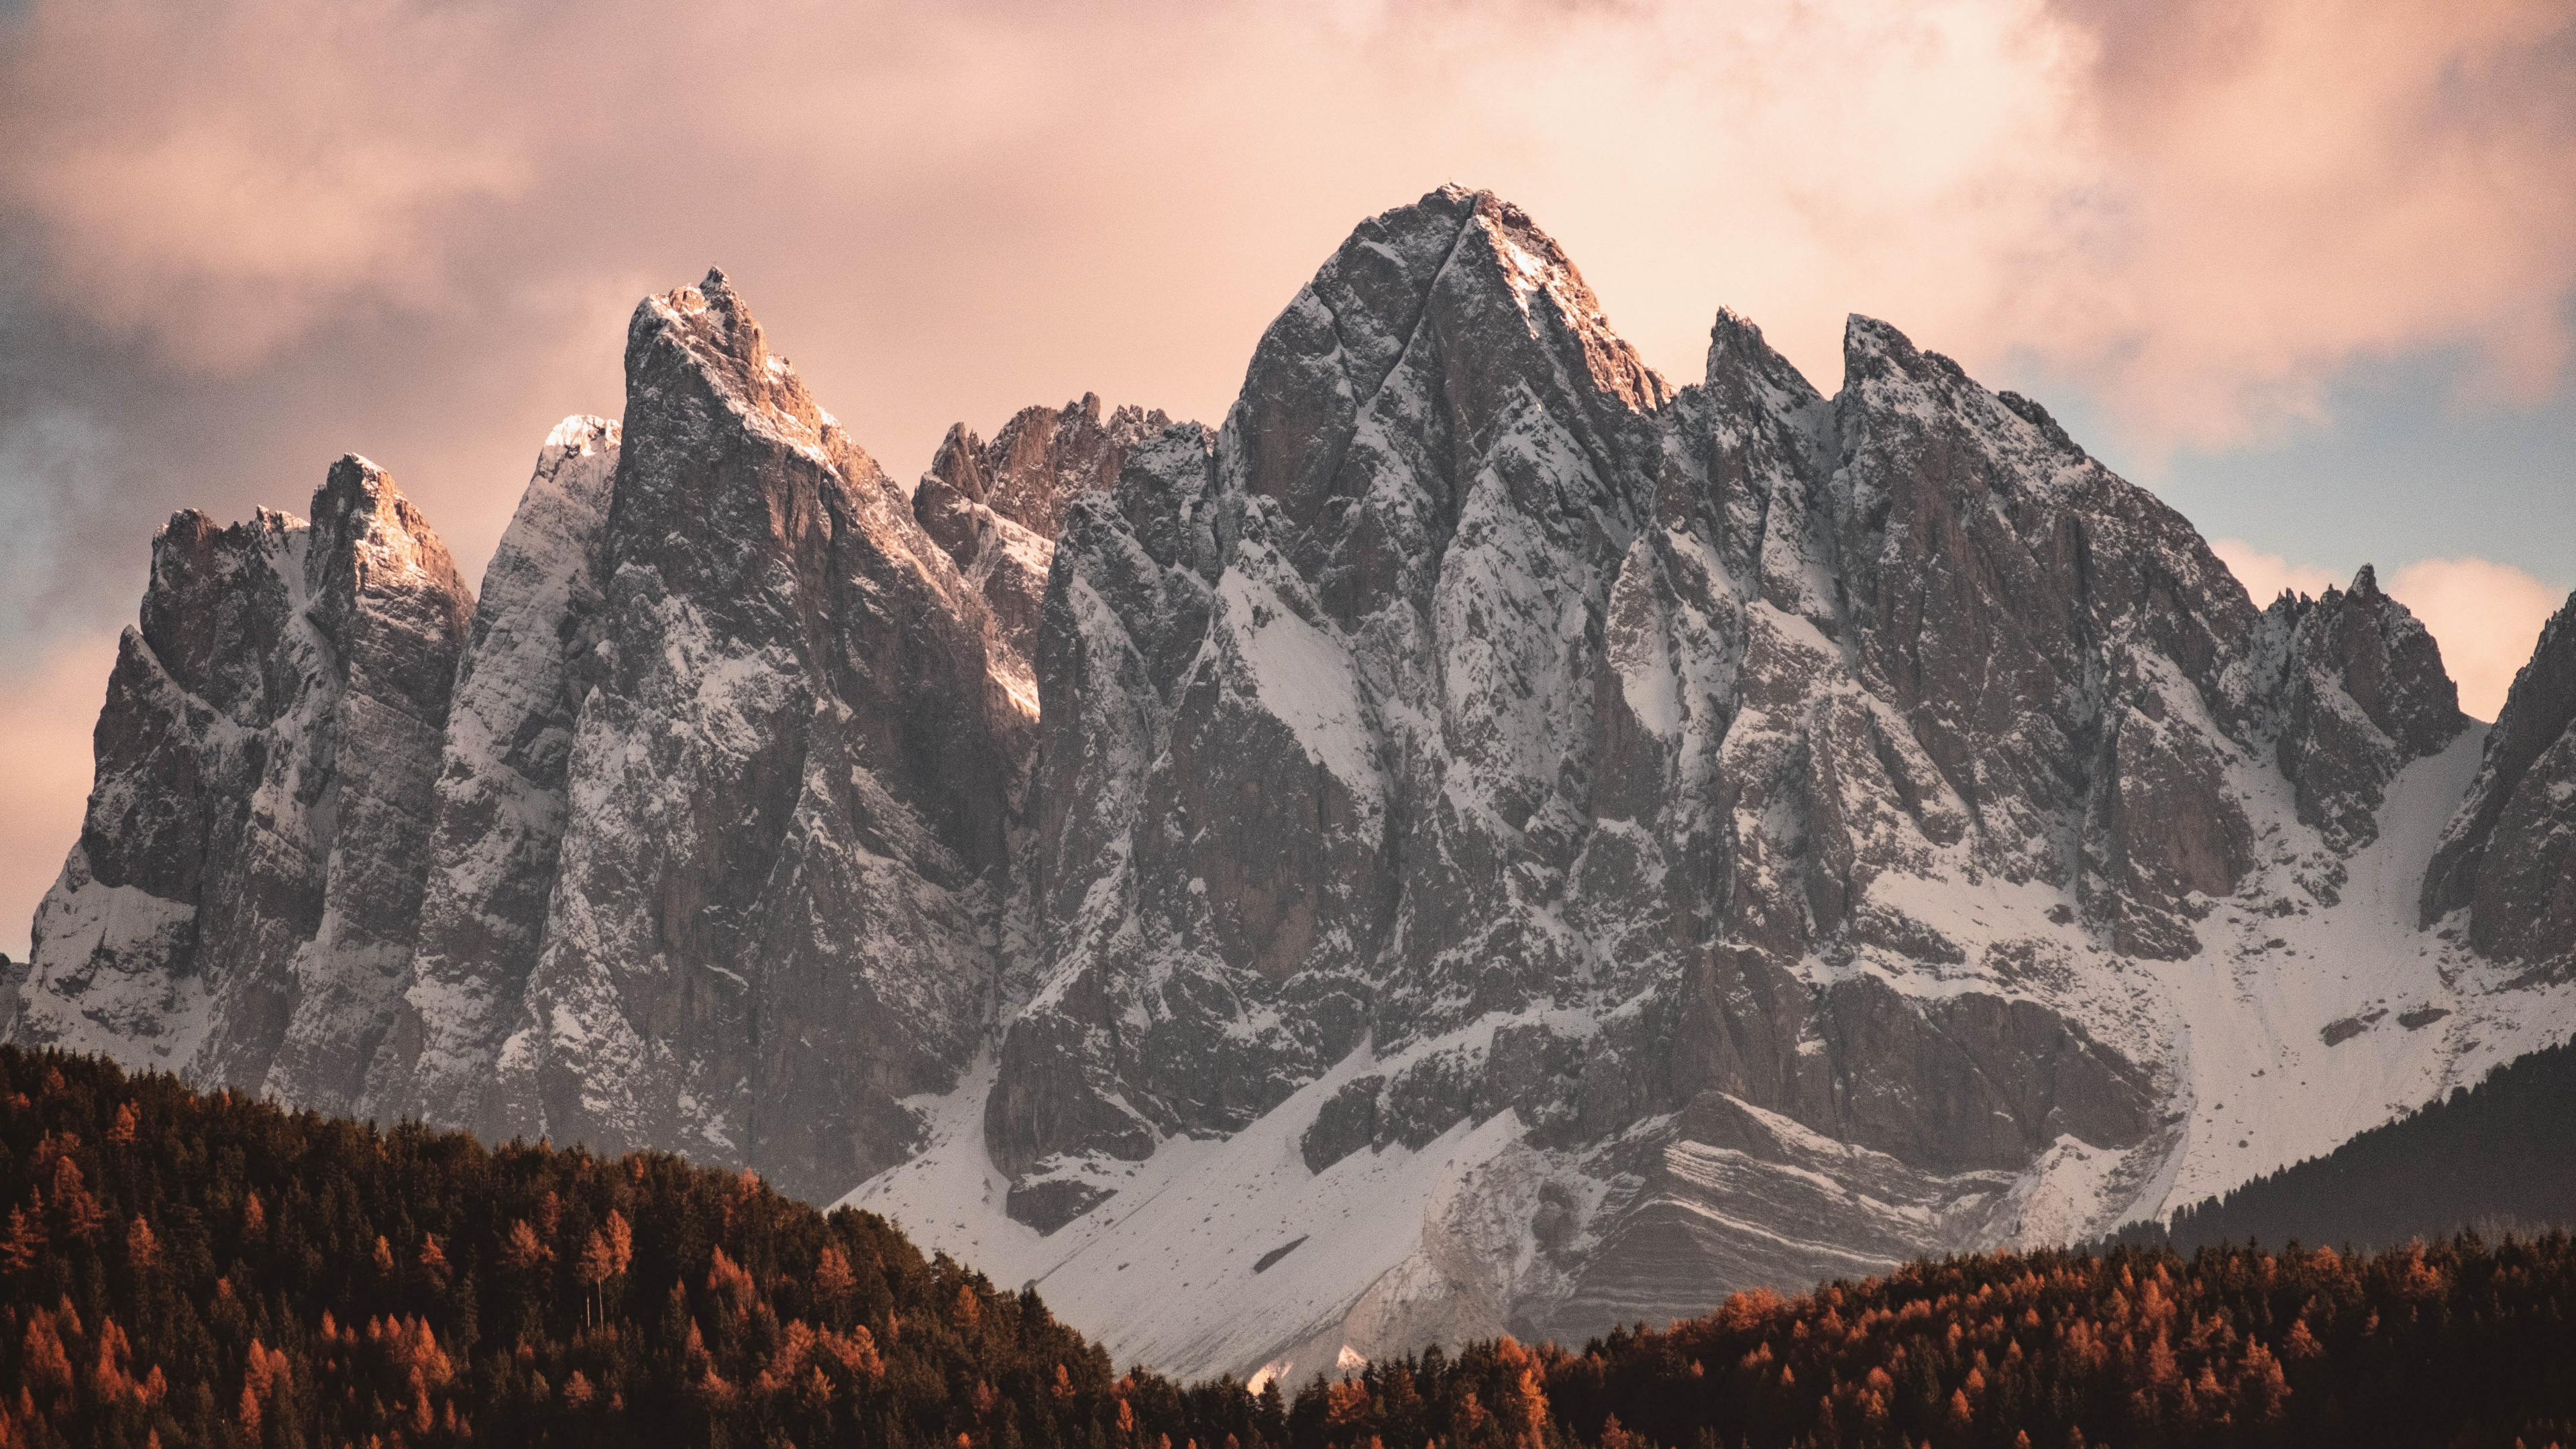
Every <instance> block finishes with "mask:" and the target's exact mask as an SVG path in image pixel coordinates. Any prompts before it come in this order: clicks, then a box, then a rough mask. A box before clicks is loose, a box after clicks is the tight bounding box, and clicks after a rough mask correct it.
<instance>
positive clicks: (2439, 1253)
mask: <svg viewBox="0 0 2576 1449" xmlns="http://www.w3.org/2000/svg"><path fill="white" fill-rule="evenodd" d="M0 1201H5V1202H7V1203H9V1204H10V1207H9V1208H8V1211H7V1215H6V1218H5V1230H0V1449H17V1446H21V1445H25V1446H52V1445H84V1446H86V1445H134V1446H151V1445H156V1444H157V1445H162V1446H167V1449H183V1446H189V1445H208V1446H253V1445H258V1446H278V1449H284V1446H290V1445H291V1446H315V1449H320V1446H336V1445H363V1446H367V1449H391V1446H446V1445H462V1444H471V1443H488V1444H501V1445H517V1444H567V1445H570V1444H602V1445H630V1444H631V1445H644V1444H652V1445H663V1444H668V1445H701V1444H705V1445H790V1444H793V1445H804V1446H814V1445H821V1444H867V1445H888V1446H916V1445H918V1446H933V1445H935V1446H938V1449H951V1446H954V1449H1023V1446H1027V1449H1049V1446H1058V1445H1063V1446H1080V1449H1220V1446H1222V1449H1263V1446H1277V1449H1571V1446H1576V1445H1582V1446H1598V1449H1647V1446H1649V1445H1658V1446H1676V1449H1678V1446H1691V1449H1726V1446H1736V1445H1782V1446H1786V1445H1801V1444H1849V1445H1895V1444H1905V1445H1908V1446H1913V1445H1919V1444H1924V1443H1929V1444H1931V1445H1934V1446H1939V1449H1950V1446H1967V1445H1997V1446H2015V1445H2022V1444H2033V1445H2043V1446H2049V1449H2056V1446H2061V1445H2074V1444H2086V1445H2095V1446H2099V1445H2102V1444H2106V1443H2108V1444H2116V1445H2119V1446H2155V1445H2222V1444H2248V1445H2251V1444H2263V1445H2275V1444H2277V1445H2290V1444H2312V1443H2336V1444H2353V1445H2375V1444H2388V1445H2399V1444H2404V1445H2419V1444H2492V1445H2496V1446H2499V1449H2501V1446H2505V1445H2510V1444H2514V1443H2516V1442H2517V1441H2518V1440H2519V1441H2520V1442H2523V1443H2526V1444H2528V1445H2529V1446H2531V1449H2539V1446H2541V1445H2543V1444H2547V1443H2553V1442H2568V1441H2571V1440H2576V1435H2571V1432H2570V1425H2571V1424H2576V1334H2571V1332H2570V1330H2569V1325H2568V1321H2567V1311H2568V1308H2569V1307H2570V1305H2576V1247H2571V1244H2570V1243H2569V1241H2568V1239H2567V1238H2566V1237H2565V1236H2564V1235H2550V1236H2547V1237H2544V1238H2541V1239H2539V1240H2536V1241H2526V1242H2508V1243H2502V1244H2499V1245H2495V1246H2488V1245H2482V1244H2480V1243H2478V1242H2476V1241H2474V1240H2468V1239H2464V1240H2461V1241H2458V1242H2453V1243H2447V1244H2439V1245H2435V1246H2432V1247H2428V1248H2415V1249H2411V1250H2408V1251H2404V1252H2395V1253H2389V1254H2385V1255H2382V1256H2379V1257H2376V1258H2367V1259H2347V1258H2343V1257H2338V1256H2337V1255H2336V1254H2334V1253H2333V1252H2331V1251H2328V1250H2323V1249H2320V1250H2318V1251H2316V1252H2313V1253H2284V1254H2281V1255H2278V1256H2272V1255H2266V1254H2261V1253H2257V1252H2252V1251H2244V1250H2238V1251H2227V1252H2206V1253H2202V1254H2200V1255H2197V1256H2195V1257H2194V1258H2193V1259H2191V1260H2190V1261H2188V1262H2186V1261H2184V1260H2182V1259H2180V1258H2177V1257H2174V1256H2172V1255H2171V1254H2169V1253H2165V1252H2162V1251H2154V1250H2141V1249H2135V1248H2123V1249H2119V1250H2116V1251H2114V1252H2113V1253H2111V1254H2109V1255H2107V1256H2103V1257H2089V1256H2083V1255H2074V1254H2054V1253H2051V1254H2038V1255H2033V1256H2029V1257H2009V1256H2000V1255H1998V1256H1992V1257H1971V1258H1960V1259H1951V1260H1947V1261H1943V1262H1938V1263H1920V1264H1915V1265H1912V1266H1910V1267H1907V1268H1905V1269H1903V1270H1900V1271H1899V1272H1897V1273H1894V1274H1892V1275H1890V1276H1889V1277H1887V1278H1885V1279H1873V1280H1870V1281H1868V1282H1866V1283H1861V1284H1848V1283H1846V1284H1837V1285H1832V1286H1829V1287H1827V1288H1825V1289H1822V1290H1820V1291H1819V1292H1817V1293H1815V1294H1812V1295H1808V1296H1802V1297H1798V1298H1793V1299H1784V1298H1781V1297H1779V1296H1777V1295H1774V1294H1769V1293H1757V1294H1746V1295H1738V1296H1736V1297H1735V1298H1733V1299H1730V1300H1729V1301H1728V1302H1727V1303H1726V1304H1725V1305H1724V1306H1723V1307H1721V1308H1720V1309H1718V1310H1717V1311H1716V1312H1714V1313H1712V1314H1710V1315H1709V1316H1707V1317H1705V1318H1701V1319H1696V1320H1692V1321H1689V1322H1684V1323H1679V1324H1675V1325H1673V1326H1672V1327H1671V1328H1670V1329H1668V1330H1662V1331H1656V1332H1637V1333H1631V1334H1621V1335H1617V1336H1614V1337H1613V1338H1611V1339H1610V1340H1608V1341H1606V1342H1602V1343H1597V1344H1594V1345H1591V1346H1590V1347H1589V1348H1588V1349H1587V1350H1586V1351H1585V1352H1582V1353H1579V1354H1577V1353H1568V1352H1565V1351H1562V1350H1559V1349H1557V1348H1555V1347H1552V1346H1542V1347H1539V1348H1535V1349H1533V1348H1527V1347H1524V1346H1522V1345H1519V1344H1516V1343H1513V1342H1512V1341H1510V1340H1508V1339H1505V1340H1502V1341H1499V1342H1493V1343H1483V1344H1477V1345H1473V1346H1471V1347H1469V1348H1467V1349H1465V1350H1463V1351H1461V1352H1459V1353H1457V1354H1455V1355H1450V1354H1445V1353H1442V1352H1441V1351H1439V1350H1438V1349H1430V1350H1427V1351H1425V1352H1424V1353H1422V1354H1421V1355H1419V1356H1414V1357H1408V1358H1406V1359H1404V1360H1402V1361H1399V1362H1389V1363H1382V1364H1377V1365H1372V1366H1370V1367H1369V1368H1368V1369H1367V1370H1366V1372H1364V1373H1362V1374H1360V1375H1358V1376H1356V1377H1354V1378H1352V1379H1350V1380H1348V1381H1345V1382H1342V1383H1337V1384H1330V1385H1327V1384H1325V1383H1323V1382H1321V1381H1313V1382H1310V1383H1308V1384H1307V1385H1306V1386H1304V1387H1303V1388H1302V1389H1301V1390H1299V1391H1298V1392H1297V1393H1296V1394H1295V1395H1294V1397H1293V1400H1292V1399H1289V1398H1286V1397H1284V1396H1283V1395H1282V1394H1281V1393H1280V1392H1279V1390H1278V1388H1277V1386H1275V1385H1273V1386H1267V1387H1265V1389H1264V1390H1263V1392H1261V1393H1259V1394H1257V1395H1256V1394H1254V1393H1252V1392H1250V1391H1249V1390H1248V1389H1247V1388H1246V1387H1245V1386H1243V1385H1241V1384H1239V1383H1236V1382H1234V1381H1232V1380H1226V1379H1220V1380H1216V1381H1213V1382H1209V1383H1203V1384H1198V1385H1194V1386H1184V1385H1179V1384H1175V1383H1173V1382H1170V1381H1168V1380H1166V1379H1163V1378H1161V1377H1159V1376H1156V1375H1154V1374H1151V1373H1147V1372H1142V1371H1135V1370H1131V1371H1129V1372H1127V1373H1124V1374H1121V1373H1119V1372H1118V1371H1117V1369H1116V1368H1115V1367H1114V1366H1113V1365H1112V1364H1111V1363H1110V1362H1109V1361H1108V1358H1107V1355H1105V1354H1104V1353H1102V1352H1101V1351H1100V1350H1099V1349H1098V1348H1096V1347H1095V1346H1093V1345H1091V1344H1089V1343H1088V1342H1086V1341H1085V1340H1084V1339H1083V1338H1082V1337H1081V1336H1080V1335H1078V1334H1076V1333H1074V1332H1073V1331H1072V1330H1070V1329H1068V1328H1066V1327H1065V1326H1063V1325H1062V1324H1059V1323H1057V1322H1055V1321H1054V1320H1053V1318H1052V1317H1051V1316H1050V1315H1049V1314H1048V1313H1047V1311H1046V1309H1045V1308H1044V1307H1043V1305H1041V1304H1040V1303H1039V1301H1038V1299H1037V1297H1036V1295H1035V1294H1033V1293H1009V1292H999V1291H996V1290H995V1289H994V1288H993V1287H992V1286H991V1285H990V1284H989V1283H987V1282H986V1281H985V1280H984V1279H983V1278H982V1277H981V1276H979V1275H977V1274H974V1273H971V1272H969V1271H967V1270H966V1269H964V1268H962V1267H960V1266H959V1265H957V1264H955V1263H953V1262H950V1261H948V1260H946V1259H944V1258H936V1259H929V1260H925V1259H924V1258H923V1257H922V1256H921V1255H920V1254H919V1253H918V1252H917V1251H916V1250H915V1249H914V1248H913V1247H912V1246H911V1245H910V1244H909V1243H908V1242H907V1241H906V1240H905V1239H904V1237H903V1236H902V1234H901V1233H900V1232H898V1231H897V1230H896V1229H895V1228H894V1227H893V1226H891V1225H890V1224H888V1223H886V1222H885V1221H883V1220H881V1219H878V1218H875V1217H872V1216H869V1215H867V1214H862V1213H856V1212H850V1211H846V1210H845V1211H840V1212H835V1213H833V1214H832V1215H830V1216H829V1217H828V1218H827V1217H825V1216H824V1215H822V1214H820V1213H817V1212H815V1211H814V1210H813V1209H812V1208H809V1207H807V1206H805V1205H803V1204H801V1203H798V1202H795V1201H793V1200H791V1199H787V1198H783V1197H780V1196H778V1195H777V1194H775V1193H773V1192H771V1191H770V1190H769V1189H768V1188H767V1187H765V1186H763V1185H762V1184H761V1183H760V1182H759V1181H758V1180H757V1179H756V1178H753V1177H751V1176H749V1175H747V1174H746V1175H733V1174H726V1173H720V1172H714V1171H709V1170H704V1169H697V1168H692V1167H690V1166H688V1165H687V1164H685V1163H683V1162H681V1161H680V1160H678V1159H676V1158H673V1157H668V1156H662V1155H655V1154H643V1155H636V1156H631V1157H625V1158H620V1159H616V1160H603V1159H600V1158H597V1157H594V1156H592V1155H590V1154H588V1153H586V1152H583V1151H580V1150H578V1149H574V1150H568V1151H567V1150H557V1149H553V1148H549V1147H544V1146H537V1147H529V1146H525V1145H518V1144H513V1145H510V1146H506V1147H502V1148H498V1149H491V1150H487V1149H485V1148H484V1147H482V1146H480V1145H478V1144H477V1143H476V1142H475V1141H474V1140H473V1139H471V1138H470V1137H466V1136H463V1135H461V1134H452V1133H435V1132H429V1131H425V1130H421V1129H418V1128H414V1127H399V1128H396V1129H394V1130H392V1131H390V1132H379V1131H377V1130H375V1129H374V1128H372V1127H369V1126H366V1125H363V1124H357V1123H351V1122H347V1121H341V1120H334V1119H327V1118H323V1117H319V1116H316V1115H314V1114H311V1113H287V1112H284V1111H281V1110H279V1109H278V1108H276V1107H274V1106H272V1105H270V1104H267V1103H264V1102H258V1101H254V1100H250V1099H246V1098H244V1097H242V1096H239V1095H238V1094H233V1093H226V1092H217V1093H208V1094H199V1093H195V1092H191V1091H189V1090H187V1089H186V1088H184V1087H182V1086H180V1085H179V1084H178V1083H176V1082H175V1081H173V1080H171V1079H169V1078H166V1077H159V1076H146V1077H139V1078H127V1077H125V1076H123V1075H122V1074H121V1073H119V1072H118V1071H117V1070H116V1068H114V1067H113V1066H111V1065H108V1064H106V1063H104V1062H101V1061H97V1060H94V1059H88V1058H80V1057H71V1056H63V1055H58V1054H51V1053H47V1054H41V1055H38V1054H27V1053H21V1052H18V1051H16V1050H14V1049H0Z"/></svg>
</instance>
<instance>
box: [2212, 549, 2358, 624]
mask: <svg viewBox="0 0 2576 1449" xmlns="http://www.w3.org/2000/svg"><path fill="white" fill-rule="evenodd" d="M2209 551H2210V552H2212V553H2214V554H2216V555H2218V560H2219V562H2221V563H2223V564H2225V565H2227V567H2228V571H2229V572H2231V573H2233V574H2235V575H2236V581H2237V582H2238V583H2241V584H2243V585H2244V586H2245V592H2246V593H2247V594H2249V595H2251V596H2252V598H2253V600H2254V607H2256V608H2258V609H2260V608H2264V607H2266V606H2268V605H2269V604H2270V603H2271V602H2272V601H2273V600H2274V599H2277V598H2279V597H2280V596H2281V591H2282V590H2284V589H2287V590H2289V591H2290V592H2292V593H2296V594H2306V595H2307V596H2309V597H2310V598H2315V597H2316V596H2318V595H2320V594H2323V593H2324V592H2325V591H2326V590H2328V589H2339V588H2341V587H2343V586H2344V585H2345V584H2347V583H2350V582H2351V581H2352V576H2351V575H2350V574H2342V575H2338V574H2336V573H2335V572H2334V571H2333V570H2331V569H2322V568H2319V567H2317V566H2316V565H2315V564H2305V563H2292V562H2290V561H2289V560H2288V559H2286V558H2283V557H2282V556H2281V555H2279V554H2277V553H2265V552H2263V551H2262V550H2260V549H2257V548H2256V547H2254V545H2252V544H2250V543H2247V542H2246V541H2245V540H2243V539H2241V538H2213V539H2211V540H2210V541H2209Z"/></svg>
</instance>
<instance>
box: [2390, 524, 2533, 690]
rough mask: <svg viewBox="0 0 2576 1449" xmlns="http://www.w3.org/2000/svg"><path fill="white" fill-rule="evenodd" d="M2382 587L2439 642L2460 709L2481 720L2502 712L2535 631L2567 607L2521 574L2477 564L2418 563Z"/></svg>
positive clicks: (2457, 561)
mask: <svg viewBox="0 0 2576 1449" xmlns="http://www.w3.org/2000/svg"><path fill="white" fill-rule="evenodd" d="M2387 588H2388V593H2389V596H2390V597H2391V598H2394V599H2396V600H2397V601H2398V602H2399V603H2401V604H2404V605H2405V606H2406V607H2407V609H2408V610H2410V611H2411V612H2412V613H2413V614H2414V615H2415V617H2416V618H2418V619H2421V620H2423V621H2424V627H2425V628H2427V629H2430V630H2432V631H2433V637H2434V639H2436V640H2438V641H2439V642H2440V643H2441V646H2442V664H2443V666H2444V667H2445V668H2447V669H2448V670H2450V672H2451V678H2452V679H2454V680H2456V681H2458V683H2459V686H2460V708H2462V709H2464V710H2467V711H2468V712H2469V713H2470V714H2472V715H2475V716H2476V717H2478V718H2479V719H2484V720H2492V719H2494V718H2495V717H2496V711H2498V710H2500V709H2502V708H2503V707H2504V697H2505V692H2506V691H2507V690H2508V689H2510V688H2512V686H2513V677H2514V675H2515V674H2516V673H2518V672H2520V670H2521V669H2522V666H2523V665H2525V664H2528V663H2530V662H2531V650H2532V646H2533V645H2534V644H2537V643H2538V642H2539V640H2540V627H2541V626H2542V625H2543V624H2546V623H2548V622H2549V616H2550V615H2551V614H2553V613H2556V612H2557V611H2558V609H2559V607H2560V606H2561V605H2563V604H2565V603H2566V602H2567V595H2566V594H2564V593H2562V592H2560V591H2558V590H2556V589H2553V588H2550V587H2549V586H2548V585H2546V584H2543V583H2542V582H2540V580H2538V579H2535V578H2533V577H2532V576H2531V575H2529V574H2527V573H2524V572H2523V571H2522V570H2520V569H2518V568H2514V567H2512V566H2511V565H2509V564H2500V563H2491V562H2489V561H2487V560H2486V559H2482V558H2428V559H2422V560H2419V561H2417V562H2415V563H2411V564H2408V565H2407V566H2406V567H2404V568H2402V569H2399V570H2398V571H2397V572H2396V573H2395V574H2394V575H2393V576H2391V577H2390V579H2389V580H2388V584H2387Z"/></svg>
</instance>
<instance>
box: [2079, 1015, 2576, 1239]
mask: <svg viewBox="0 0 2576 1449" xmlns="http://www.w3.org/2000/svg"><path fill="white" fill-rule="evenodd" d="M2468 1227H2475V1228H2479V1229H2481V1230H2483V1231H2486V1232H2487V1233H2488V1234H2489V1235H2490V1236H2493V1235H2494V1234H2495V1233H2496V1232H2499V1231H2502V1230H2506V1229H2514V1230H2519V1231H2521V1232H2523V1233H2525V1234H2529V1233H2531V1232H2533V1231H2535V1230H2538V1229H2542V1228H2549V1227H2562V1228H2564V1227H2576V1042H2564V1043H2561V1044H2559V1045H2558V1046H2555V1047H2551V1048H2549V1049H2547V1050H2545V1051H2537V1052H2533V1053H2531V1054H2530V1055H2528V1056H2524V1057H2520V1058H2517V1059H2515V1060H2514V1061H2511V1062H2508V1063H2506V1064H2504V1065H2503V1066H2500V1067H2497V1068H2496V1069H2495V1070H2494V1071H2492V1072H2490V1073H2488V1074H2487V1078H2486V1080H2485V1081H2483V1082H2480V1083H2478V1084H2477V1085H2476V1086H2473V1087H2467V1088H2463V1089H2460V1090H2457V1091H2454V1092H2453V1093H2452V1094H2451V1096H2450V1098H2449V1099H2448V1100H2447V1101H2437V1102H2433V1103H2430V1104H2428V1105H2426V1106H2425V1107H2424V1109H2423V1110H2421V1111H2419V1112H2417V1113H2415V1114H2414V1115H2412V1116H2409V1117H2405V1118H2401V1119H2400V1120H2398V1121H2395V1122H2391V1123H2389V1124H2388V1125H2386V1126H2384V1127H2378V1128H2374V1129H2372V1130H2370V1131H2368V1132H2364V1133H2362V1134H2361V1135H2359V1136H2357V1137H2355V1138H2353V1139H2352V1140H2351V1141H2349V1142H2346V1143H2344V1144H2343V1145H2342V1146H2341V1147H2338V1148H2336V1149H2335V1150H2334V1151H2333V1152H2332V1153H2329V1154H2328V1155H2326V1156H2324V1157H2317V1158H2310V1159H2309V1160H2308V1161H2305V1162H2301V1163H2298V1164H2296V1165H2295V1166H2291V1167H2285V1168H2283V1169H2281V1170H2280V1171H2278V1172H2275V1173H2273V1174H2272V1175H2271V1176H2269V1177H2264V1178H2258V1179H2256V1180H2255V1181H2253V1182H2249V1183H2247V1184H2245V1185H2244V1186H2243V1187H2240V1188H2237V1189H2236V1190H2234V1191H2233V1192H2230V1193H2228V1194H2227V1195H2226V1196H2224V1197H2213V1198H2207V1199H2204V1200H2203V1201H2201V1202H2200V1203H2198V1204H2197V1205H2194V1206H2190V1207H2185V1208H2182V1209H2180V1210H2178V1211H2176V1212H2175V1213H2174V1216H2173V1220H2172V1222H2171V1223H2170V1224H2161V1225H2160V1224H2156V1223H2140V1224H2134V1225H2132V1226H2130V1227H2128V1228H2126V1229H2124V1230H2122V1232H2121V1234H2120V1240H2121V1241H2122V1242H2127V1243H2139V1244H2151V1245H2152V1244H2167V1245H2170V1246H2172V1247H2175V1248H2179V1249H2182V1250H2184V1251H2186V1252H2188V1251H2189V1250H2191V1249H2193V1248H2196V1247H2200V1246H2202V1245H2204V1244H2214V1243H2289V1242H2301V1243H2332V1244H2335V1245H2337V1246H2358V1247H2363V1248H2377V1247H2387V1246H2391V1245H2394V1244H2399V1243H2404V1242H2406V1241H2408V1240H2409V1239H2412V1238H2419V1237H2421V1238H2438V1237H2448V1236H2449V1235H2451V1234H2453V1233H2456V1232H2458V1231H2460V1230H2461V1229H2463V1228H2468Z"/></svg>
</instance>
